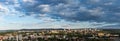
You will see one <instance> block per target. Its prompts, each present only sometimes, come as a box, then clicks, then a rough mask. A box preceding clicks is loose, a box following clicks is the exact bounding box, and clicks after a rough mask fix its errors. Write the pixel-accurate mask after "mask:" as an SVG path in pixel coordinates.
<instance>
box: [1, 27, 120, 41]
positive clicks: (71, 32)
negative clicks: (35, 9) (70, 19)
mask: <svg viewBox="0 0 120 41" xmlns="http://www.w3.org/2000/svg"><path fill="white" fill-rule="evenodd" d="M111 30H117V29H111ZM117 31H120V30H117ZM0 40H1V41H120V32H117V33H115V32H114V33H113V32H110V31H109V30H107V29H104V30H103V29H93V28H87V29H22V30H15V31H8V32H5V33H4V34H3V33H2V34H0Z"/></svg>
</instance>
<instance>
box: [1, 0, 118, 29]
mask: <svg viewBox="0 0 120 41" xmlns="http://www.w3.org/2000/svg"><path fill="white" fill-rule="evenodd" d="M119 3H120V1H119V0H0V30H6V29H29V28H30V29H32V28H33V29H35V28H36V29H37V28H116V29H118V28H120V4H119Z"/></svg>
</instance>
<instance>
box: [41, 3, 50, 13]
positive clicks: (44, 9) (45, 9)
mask: <svg viewBox="0 0 120 41" xmlns="http://www.w3.org/2000/svg"><path fill="white" fill-rule="evenodd" d="M39 8H42V11H43V12H50V6H49V5H46V4H43V5H39Z"/></svg>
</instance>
